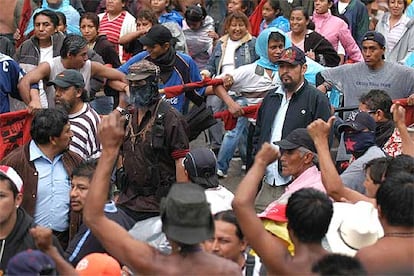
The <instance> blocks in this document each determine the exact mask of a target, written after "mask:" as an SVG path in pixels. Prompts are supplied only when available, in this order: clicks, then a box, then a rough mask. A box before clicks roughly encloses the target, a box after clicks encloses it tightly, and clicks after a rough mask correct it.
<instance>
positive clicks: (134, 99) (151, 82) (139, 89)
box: [129, 76, 160, 108]
mask: <svg viewBox="0 0 414 276" xmlns="http://www.w3.org/2000/svg"><path fill="white" fill-rule="evenodd" d="M144 81H145V84H141V85H136V84H135V83H133V82H131V83H130V85H129V93H130V99H129V101H130V103H131V104H133V105H135V106H136V107H138V108H140V107H148V106H151V105H153V104H154V103H155V102H156V101H157V100H158V99H159V98H160V94H159V92H158V82H157V81H156V79H155V76H150V77H148V78H146V79H145V80H144ZM140 82H143V81H142V80H141V81H140Z"/></svg>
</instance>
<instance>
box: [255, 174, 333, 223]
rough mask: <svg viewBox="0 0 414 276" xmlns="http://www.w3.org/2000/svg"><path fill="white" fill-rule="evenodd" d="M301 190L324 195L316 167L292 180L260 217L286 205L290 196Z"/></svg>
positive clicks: (323, 188)
mask: <svg viewBox="0 0 414 276" xmlns="http://www.w3.org/2000/svg"><path fill="white" fill-rule="evenodd" d="M302 188H314V189H316V190H319V191H321V192H324V193H326V190H325V187H324V186H323V184H322V178H321V172H320V171H319V170H318V168H317V167H316V166H312V167H310V168H309V169H307V170H306V171H304V172H303V173H302V174H301V175H299V177H298V178H296V179H295V180H293V181H292V183H290V184H289V185H288V186H287V187H286V188H285V192H284V193H283V194H282V195H281V196H280V198H278V199H277V200H275V201H273V202H272V203H270V204H269V205H268V206H267V207H266V210H264V211H263V213H261V215H263V216H265V214H267V213H271V212H272V211H271V210H272V209H273V208H276V207H277V206H278V205H280V204H287V201H288V199H289V197H290V195H291V194H293V193H294V192H296V191H298V190H300V189H302Z"/></svg>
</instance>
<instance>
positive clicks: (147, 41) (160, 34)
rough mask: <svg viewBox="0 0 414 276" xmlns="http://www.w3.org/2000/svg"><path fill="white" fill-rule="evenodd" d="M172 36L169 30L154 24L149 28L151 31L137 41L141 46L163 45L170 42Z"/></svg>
mask: <svg viewBox="0 0 414 276" xmlns="http://www.w3.org/2000/svg"><path fill="white" fill-rule="evenodd" d="M172 39H173V36H172V34H171V32H170V30H169V29H168V28H167V27H165V26H163V25H161V24H156V25H154V26H152V27H151V29H150V30H149V31H148V33H146V34H145V35H144V36H143V37H141V38H140V39H139V42H141V44H142V45H148V46H154V45H155V44H160V45H162V44H164V43H166V42H171V41H172Z"/></svg>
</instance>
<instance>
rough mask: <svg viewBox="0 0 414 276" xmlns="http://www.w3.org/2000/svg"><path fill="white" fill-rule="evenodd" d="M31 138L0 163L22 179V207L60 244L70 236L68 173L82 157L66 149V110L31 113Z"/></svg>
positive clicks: (69, 134)
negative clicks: (15, 172)
mask: <svg viewBox="0 0 414 276" xmlns="http://www.w3.org/2000/svg"><path fill="white" fill-rule="evenodd" d="M30 135H31V137H32V140H30V141H29V142H28V143H27V144H25V145H23V146H21V147H19V148H16V149H15V150H13V151H12V152H10V153H9V154H8V155H7V156H6V157H5V158H3V160H1V162H0V163H1V164H2V165H7V166H10V167H13V168H14V169H15V170H16V171H17V173H18V174H19V175H20V176H21V178H22V180H23V182H24V190H23V202H22V204H21V207H22V208H23V209H24V210H25V211H26V212H27V213H28V214H29V215H30V216H32V217H33V218H34V222H35V223H36V224H38V225H41V226H45V227H48V228H51V229H52V230H53V234H54V235H55V236H56V237H57V238H58V239H59V242H60V244H61V245H62V248H66V245H67V243H68V240H69V231H68V229H69V191H70V183H69V176H70V175H71V174H72V170H73V169H74V168H75V167H76V166H77V165H78V164H79V163H80V162H81V161H82V158H81V157H80V156H79V155H78V154H76V153H74V152H72V151H70V150H69V144H70V141H71V139H72V136H73V132H72V131H71V129H70V123H69V118H68V115H67V114H66V112H64V111H62V110H59V109H54V108H49V109H40V110H38V111H37V112H36V114H35V115H34V118H33V121H32V125H31V128H30Z"/></svg>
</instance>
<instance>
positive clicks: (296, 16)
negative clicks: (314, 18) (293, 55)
mask: <svg viewBox="0 0 414 276" xmlns="http://www.w3.org/2000/svg"><path fill="white" fill-rule="evenodd" d="M289 21H290V28H291V31H290V32H288V33H287V35H288V36H289V38H290V39H291V41H292V44H294V45H295V46H296V47H298V48H299V49H301V50H302V51H304V52H305V53H306V56H307V57H309V58H311V59H313V60H314V61H316V62H318V63H319V64H321V65H323V66H328V67H334V66H337V65H339V62H340V58H339V56H338V53H337V52H336V51H335V49H334V48H333V46H332V44H331V43H330V42H329V41H328V40H326V38H324V37H323V36H322V35H320V34H319V33H318V32H315V31H313V30H310V29H309V28H308V26H309V24H310V23H311V21H310V18H309V15H308V13H307V12H306V11H305V9H304V8H303V7H295V8H293V9H292V11H291V12H290V17H289Z"/></svg>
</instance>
